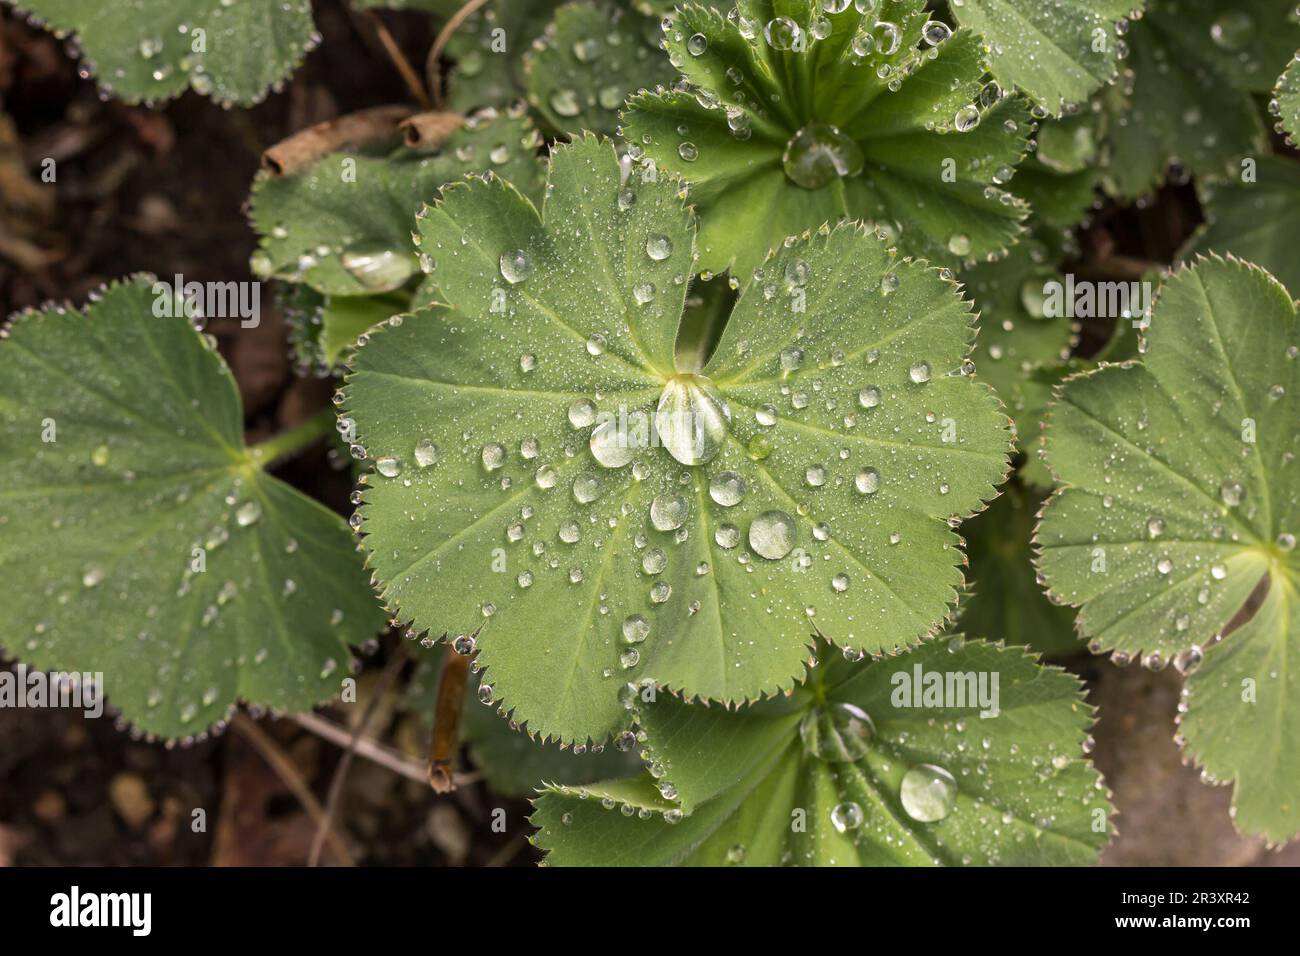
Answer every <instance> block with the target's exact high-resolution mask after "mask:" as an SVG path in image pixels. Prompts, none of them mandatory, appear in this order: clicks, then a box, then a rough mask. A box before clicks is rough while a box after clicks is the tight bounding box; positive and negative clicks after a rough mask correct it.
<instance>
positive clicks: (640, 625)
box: [623, 614, 650, 644]
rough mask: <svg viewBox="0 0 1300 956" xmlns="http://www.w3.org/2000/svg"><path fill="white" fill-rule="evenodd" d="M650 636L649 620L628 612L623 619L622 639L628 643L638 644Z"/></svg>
mask: <svg viewBox="0 0 1300 956" xmlns="http://www.w3.org/2000/svg"><path fill="white" fill-rule="evenodd" d="M649 636H650V622H649V621H647V620H646V619H645V618H644V617H642V616H641V615H640V614H630V615H628V616H627V617H625V618H624V619H623V640H624V642H626V643H628V644H640V643H641V642H642V641H644V640H645V639H646V638H647V637H649Z"/></svg>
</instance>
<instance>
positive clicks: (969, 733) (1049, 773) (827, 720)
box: [560, 638, 1105, 865]
mask: <svg viewBox="0 0 1300 956" xmlns="http://www.w3.org/2000/svg"><path fill="white" fill-rule="evenodd" d="M961 645H962V642H961V640H960V639H959V638H958V639H953V640H952V641H950V642H949V645H948V649H949V652H950V653H956V652H957V651H958V650H959V649H960V647H961ZM845 656H846V658H848V659H850V660H860V659H861V656H860V655H858V654H854V653H853V652H849V651H846V652H845ZM633 703H634V702H633ZM927 723H928V726H929V727H931V728H934V729H939V730H942V732H943V735H944V738H945V739H946V740H955V741H956V742H955V744H954V747H955V749H956V750H957V751H958V752H959V753H960V754H967V753H971V752H973V753H975V754H977V755H978V756H977V757H976V758H975V759H974V760H973V761H963V766H962V768H961V775H962V776H967V775H970V774H971V773H972V769H971V766H970V765H968V764H972V763H973V766H974V770H973V773H974V774H975V776H976V778H978V779H980V780H981V783H982V791H983V792H982V793H981V792H980V791H979V790H977V791H976V795H974V796H973V797H972V799H971V801H970V809H971V811H972V812H973V813H975V814H976V816H978V817H979V820H978V821H977V825H976V827H975V830H976V831H978V832H980V833H987V835H988V837H989V843H988V844H987V845H986V846H984V847H983V851H984V852H985V854H986V855H987V856H988V857H989V860H988V862H990V863H994V862H996V861H997V854H998V853H999V843H998V840H999V838H1000V836H1001V830H1000V827H1010V826H1012V825H1013V824H1015V823H1016V822H1017V817H1018V814H1017V813H1015V812H1013V811H1012V810H1011V809H1010V808H1008V807H1007V806H1005V805H1003V804H1002V803H1001V802H1000V801H998V800H994V799H992V797H991V792H992V791H991V788H992V780H991V779H990V770H989V767H988V763H987V758H986V757H985V756H984V755H985V754H989V753H991V752H992V751H993V749H994V748H995V746H997V745H996V744H995V742H994V741H993V740H992V738H990V737H988V736H983V735H977V734H975V733H974V730H975V729H976V728H972V727H971V726H970V724H969V722H968V721H966V720H964V719H957V720H955V721H950V720H945V721H943V722H942V726H941V727H938V726H937V721H936V718H930V719H929V720H928V722H927ZM976 723H978V721H977V722H976ZM798 734H799V741H800V746H801V749H802V752H803V754H804V756H805V757H806V758H810V759H814V760H817V761H820V762H822V763H824V764H826V765H827V766H828V768H829V769H830V771H831V773H832V775H833V777H834V779H835V781H836V783H837V786H839V787H840V788H841V789H843V787H844V786H845V785H846V784H847V783H848V781H847V780H846V779H845V778H844V776H843V773H844V772H846V771H848V769H849V768H850V767H851V766H852V765H854V764H857V763H859V762H861V761H863V760H865V759H866V758H867V756H868V754H869V753H870V752H871V750H872V747H873V745H874V743H875V741H876V738H877V730H876V726H875V724H874V722H873V721H872V719H871V717H870V716H869V715H868V714H867V712H866V711H865V710H863V709H862V708H861V707H859V706H857V705H856V704H853V703H850V702H847V701H826V702H822V703H818V704H815V705H813V706H812V707H810V708H809V709H808V710H807V712H806V713H805V714H804V716H803V718H802V719H801V720H800V723H799V728H798ZM974 738H977V739H974ZM909 739H910V732H908V731H901V732H899V735H898V739H897V741H896V742H897V743H898V744H899V745H900V746H902V747H904V748H906V747H907V746H908V742H909ZM647 740H648V737H647V734H646V733H645V731H644V730H628V731H625V732H624V733H623V734H621V735H620V736H619V737H618V738H616V741H615V742H616V745H617V747H618V748H619V749H620V750H623V751H630V750H632V749H633V748H634V747H635V746H636V745H637V744H638V743H642V744H644V743H646V742H647ZM1094 747H1095V742H1094V740H1093V738H1092V737H1090V736H1089V737H1086V738H1085V739H1084V741H1083V743H1082V747H1081V751H1082V754H1083V755H1087V754H1089V753H1091V752H1092V751H1093V749H1094ZM1008 748H1009V749H1008V754H1009V756H1010V757H1012V758H1013V759H1016V760H1019V761H1023V762H1025V763H1026V764H1028V765H1029V766H1031V767H1032V768H1033V771H1034V775H1035V776H1036V777H1037V778H1038V779H1039V780H1040V781H1042V782H1044V783H1045V784H1047V785H1049V786H1050V785H1051V782H1052V780H1053V778H1054V777H1055V776H1056V775H1058V774H1060V773H1062V772H1064V771H1066V770H1067V769H1069V768H1070V767H1071V766H1072V765H1073V764H1074V763H1075V758H1072V757H1071V756H1070V755H1068V754H1066V753H1063V752H1055V751H1052V750H1050V749H1049V750H1048V751H1046V752H1044V753H1043V754H1041V755H1040V754H1030V753H1022V748H1021V746H1020V744H1018V743H1015V742H1012V743H1011V744H1009V745H1008ZM640 756H641V759H642V761H643V762H644V763H645V764H646V767H647V769H648V772H649V773H650V775H651V777H652V778H654V779H655V780H656V781H657V787H658V791H659V794H660V796H661V797H662V798H663V799H664V800H666V801H670V802H671V801H675V800H676V799H677V797H678V792H677V788H676V786H675V785H674V784H673V783H672V782H671V781H670V780H668V779H666V778H667V777H668V775H669V771H668V768H667V767H666V766H665V764H664V762H663V761H662V759H661V758H660V757H659V755H657V754H656V752H655V751H654V750H653V749H651V748H649V747H646V748H645V749H643V750H642V751H641V754H640ZM880 769H881V772H882V773H886V774H887V773H888V772H889V765H888V762H886V763H884V764H883V765H882V766H881V768H880ZM1104 787H1105V785H1104V783H1103V782H1102V780H1101V778H1100V777H1097V778H1096V780H1095V782H1094V790H1097V791H1101V790H1104ZM564 789H565V792H567V793H570V794H572V795H576V796H577V797H578V798H579V799H582V800H586V799H589V798H590V797H591V796H592V794H591V792H590V791H589V790H588V789H587V788H585V787H573V788H564ZM960 789H961V787H960V786H959V784H958V782H957V778H956V776H955V775H954V774H953V773H952V772H951V771H950V770H948V769H947V768H945V767H944V766H942V765H940V764H939V763H931V762H917V763H913V764H912V765H911V766H909V767H908V769H907V770H906V771H905V772H904V773H903V775H902V777H901V779H900V780H899V783H898V789H897V792H896V794H895V796H896V797H897V800H898V805H899V806H900V807H901V808H902V810H903V812H904V813H905V814H906V815H907V817H908V819H909V820H911V821H912V823H913V824H914V825H922V826H928V825H932V824H939V823H941V822H943V821H945V820H947V819H948V818H949V817H951V816H952V815H953V814H954V813H955V812H957V810H958V806H959V804H958V795H959V791H960ZM1055 793H1056V796H1057V797H1058V798H1061V799H1063V798H1064V797H1065V796H1066V793H1067V791H1066V790H1065V789H1064V787H1062V786H1060V785H1059V784H1058V785H1057V788H1056V791H1055ZM1082 802H1083V804H1084V805H1085V806H1093V805H1100V804H1096V802H1095V798H1094V797H1093V796H1091V795H1086V794H1085V795H1084V797H1083V798H1082ZM600 803H601V806H602V807H603V808H604V809H605V810H614V809H616V808H617V809H618V810H619V811H620V812H621V813H622V815H624V816H627V817H631V816H636V817H638V818H639V819H642V820H649V819H652V818H654V817H655V816H656V811H652V810H650V809H648V808H646V807H638V806H635V805H632V804H630V803H621V802H620V801H619V800H617V799H615V798H614V797H612V796H609V795H604V796H601V797H600ZM989 813H992V814H993V815H992V816H989V815H988V814H989ZM659 815H661V816H662V818H663V820H664V822H666V823H669V824H677V823H680V822H681V821H682V820H683V819H684V813H683V811H682V810H681V809H680V808H677V807H671V808H669V809H667V810H663V811H660V812H659ZM1056 821H1057V816H1056V814H1055V813H1054V812H1051V811H1041V812H1038V813H1036V814H1034V815H1032V817H1029V818H1026V819H1025V820H1024V822H1025V823H1026V824H1028V825H1027V826H1020V827H1017V828H1016V829H1015V831H1014V836H1013V839H1014V840H1015V841H1017V842H1021V841H1023V840H1025V839H1026V838H1027V837H1028V836H1029V835H1030V834H1035V835H1037V834H1041V833H1043V832H1047V831H1049V830H1051V829H1052V828H1053V826H1054V825H1055V823H1056ZM574 822H575V817H574V815H573V813H571V812H567V811H566V812H564V813H562V814H561V816H560V823H561V824H562V825H564V826H566V827H567V826H572V825H573V823H574ZM827 822H829V823H830V825H831V827H832V828H833V829H834V830H835V832H837V833H839V834H841V835H844V836H847V837H849V838H850V839H851V840H853V841H854V842H855V843H859V842H861V841H863V840H867V839H878V840H882V841H884V842H886V843H897V842H899V841H900V840H901V839H902V837H901V835H900V834H898V833H897V832H896V830H895V829H894V823H893V821H892V820H885V819H881V820H878V821H875V823H874V825H873V824H872V823H871V822H869V821H868V814H867V812H866V811H865V810H864V808H863V806H862V804H860V803H858V802H857V801H856V800H854V799H851V798H849V799H843V800H840V801H839V802H837V803H836V804H834V805H833V806H832V807H831V808H830V809H829V811H828V812H827ZM864 824H865V825H864ZM939 832H941V831H936V833H935V838H936V839H937V840H938V842H939V845H940V846H942V844H943V840H942V839H941V838H939ZM807 853H808V854H809V857H810V859H811V857H812V854H813V850H812V849H811V848H810V849H809V850H808V851H807ZM747 856H748V848H747V847H746V846H745V845H744V844H743V843H736V844H733V845H732V846H731V847H729V848H728V850H727V853H726V861H727V862H728V863H729V864H733V865H739V864H742V863H744V862H745V861H746V858H747ZM781 862H782V863H791V862H795V861H794V859H793V851H792V850H790V849H788V848H787V850H786V851H785V856H784V858H783V859H782V860H781ZM962 862H963V863H964V864H969V863H971V862H972V860H971V858H970V856H968V855H967V856H963V857H962Z"/></svg>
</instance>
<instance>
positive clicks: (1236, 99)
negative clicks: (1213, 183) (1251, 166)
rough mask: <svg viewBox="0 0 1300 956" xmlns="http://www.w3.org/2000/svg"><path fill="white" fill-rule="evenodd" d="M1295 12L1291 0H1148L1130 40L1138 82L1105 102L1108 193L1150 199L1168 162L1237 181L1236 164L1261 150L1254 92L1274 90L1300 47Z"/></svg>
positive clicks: (1131, 80) (1128, 81)
mask: <svg viewBox="0 0 1300 956" xmlns="http://www.w3.org/2000/svg"><path fill="white" fill-rule="evenodd" d="M1294 9H1295V4H1294V3H1293V2H1291V0H1245V2H1238V3H1233V4H1230V5H1227V6H1225V5H1224V4H1220V3H1217V2H1213V0H1151V2H1150V3H1149V4H1148V9H1147V15H1146V16H1145V17H1143V18H1142V19H1141V20H1138V21H1135V22H1134V24H1133V29H1132V30H1131V31H1130V34H1129V37H1128V43H1129V46H1130V47H1131V49H1132V55H1131V56H1130V58H1129V61H1128V62H1129V66H1130V69H1131V71H1132V72H1131V75H1129V76H1127V77H1126V78H1125V79H1124V81H1123V82H1122V83H1120V84H1117V85H1116V86H1115V87H1113V88H1112V89H1111V90H1110V91H1108V92H1107V94H1106V96H1105V99H1106V102H1107V104H1108V105H1109V108H1110V114H1111V116H1110V123H1109V127H1108V137H1109V149H1108V159H1107V163H1106V175H1107V179H1108V181H1109V188H1110V190H1111V191H1112V192H1114V193H1115V194H1116V195H1119V196H1122V197H1125V198H1132V197H1136V196H1139V195H1141V194H1143V193H1145V192H1148V191H1150V190H1151V189H1153V188H1154V187H1155V186H1156V185H1158V184H1159V182H1160V180H1161V178H1162V176H1163V174H1164V170H1165V167H1166V165H1167V164H1169V163H1171V162H1178V163H1181V164H1182V165H1183V166H1184V167H1185V168H1186V169H1188V170H1190V171H1191V172H1193V173H1195V174H1196V175H1198V176H1209V177H1224V176H1235V175H1237V174H1238V173H1239V169H1237V168H1236V163H1237V161H1238V160H1240V159H1241V158H1242V157H1243V156H1247V155H1250V154H1255V155H1258V153H1261V152H1263V151H1264V149H1265V146H1266V137H1265V129H1264V125H1263V123H1262V122H1261V121H1260V118H1259V114H1258V110H1257V109H1256V108H1255V104H1254V101H1253V99H1252V97H1251V93H1253V92H1262V91H1265V90H1267V89H1269V88H1270V86H1271V84H1272V83H1273V81H1274V79H1275V78H1276V77H1277V75H1278V73H1279V72H1280V71H1281V70H1282V68H1283V67H1284V66H1285V65H1286V62H1287V60H1288V59H1289V58H1290V57H1291V56H1292V54H1293V53H1294V52H1295V50H1296V48H1297V47H1300V25H1297V22H1296V17H1295V15H1294Z"/></svg>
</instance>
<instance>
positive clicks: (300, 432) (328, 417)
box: [248, 408, 334, 469]
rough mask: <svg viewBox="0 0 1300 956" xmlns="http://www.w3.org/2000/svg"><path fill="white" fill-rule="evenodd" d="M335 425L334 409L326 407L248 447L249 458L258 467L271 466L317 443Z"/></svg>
mask: <svg viewBox="0 0 1300 956" xmlns="http://www.w3.org/2000/svg"><path fill="white" fill-rule="evenodd" d="M333 427H334V411H333V409H329V408H327V409H324V410H323V411H321V412H318V413H317V414H315V415H313V416H312V417H311V418H309V419H307V420H306V421H305V422H303V423H302V424H301V425H295V426H294V427H293V428H290V429H288V430H287V431H282V432H280V434H278V435H276V436H274V437H273V438H268V439H267V440H266V441H264V442H258V443H257V444H256V445H253V446H252V447H251V448H249V449H248V460H249V461H250V462H252V463H253V465H254V466H255V467H257V468H262V469H266V468H270V467H271V466H272V465H274V464H276V463H278V462H280V461H283V460H284V459H286V458H292V457H293V456H294V455H297V454H298V453H300V452H302V451H304V450H306V449H307V448H309V447H310V446H311V445H313V444H315V442H316V441H317V440H319V439H320V438H321V437H323V436H324V435H327V434H329V431H330V429H331V428H333Z"/></svg>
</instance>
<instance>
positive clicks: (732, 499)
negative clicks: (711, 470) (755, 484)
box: [709, 471, 745, 508]
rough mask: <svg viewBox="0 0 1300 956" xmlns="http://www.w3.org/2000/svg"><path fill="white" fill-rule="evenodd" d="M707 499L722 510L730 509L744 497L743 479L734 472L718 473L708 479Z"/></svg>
mask: <svg viewBox="0 0 1300 956" xmlns="http://www.w3.org/2000/svg"><path fill="white" fill-rule="evenodd" d="M709 497H710V498H712V499H713V500H714V501H715V502H717V503H718V504H720V505H722V507H724V508H732V507H734V506H736V505H738V504H740V502H741V499H743V498H744V497H745V479H744V478H743V477H741V476H740V475H739V474H737V473H736V472H734V471H720V472H718V473H717V474H716V475H714V476H713V477H712V478H710V479H709Z"/></svg>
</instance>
